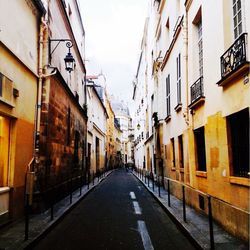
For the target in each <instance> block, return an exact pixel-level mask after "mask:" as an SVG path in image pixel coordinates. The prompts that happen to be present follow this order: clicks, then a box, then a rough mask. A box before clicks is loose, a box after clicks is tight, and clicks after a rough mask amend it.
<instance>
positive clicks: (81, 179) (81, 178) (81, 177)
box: [80, 173, 83, 196]
mask: <svg viewBox="0 0 250 250" xmlns="http://www.w3.org/2000/svg"><path fill="white" fill-rule="evenodd" d="M82 182H83V176H82V173H81V176H80V196H81V195H82Z"/></svg>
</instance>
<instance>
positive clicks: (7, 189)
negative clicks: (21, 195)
mask: <svg viewBox="0 0 250 250" xmlns="http://www.w3.org/2000/svg"><path fill="white" fill-rule="evenodd" d="M9 191H10V188H9V187H0V194H3V193H8V192H9Z"/></svg>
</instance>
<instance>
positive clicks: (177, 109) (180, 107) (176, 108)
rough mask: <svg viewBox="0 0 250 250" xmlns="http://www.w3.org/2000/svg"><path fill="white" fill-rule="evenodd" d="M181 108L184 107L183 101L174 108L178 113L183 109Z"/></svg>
mask: <svg viewBox="0 0 250 250" xmlns="http://www.w3.org/2000/svg"><path fill="white" fill-rule="evenodd" d="M181 109H182V103H178V104H177V105H176V107H175V108H174V110H175V111H176V112H177V113H178V112H179V111H181Z"/></svg>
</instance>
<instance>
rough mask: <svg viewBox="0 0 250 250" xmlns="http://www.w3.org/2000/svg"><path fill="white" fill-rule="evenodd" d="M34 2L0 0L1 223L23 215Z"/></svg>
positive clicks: (35, 37) (33, 78)
mask: <svg viewBox="0 0 250 250" xmlns="http://www.w3.org/2000/svg"><path fill="white" fill-rule="evenodd" d="M39 3H40V1H31V0H26V1H10V2H8V3H7V2H5V1H1V2H0V225H1V224H2V223H6V222H8V221H9V220H14V219H16V218H18V217H20V216H22V215H23V212H24V193H25V176H26V172H27V169H28V166H29V163H30V162H32V159H33V156H34V147H33V145H34V138H35V137H34V130H35V126H36V124H35V121H36V102H37V95H38V78H39V77H38V75H39V73H38V58H39V27H40V22H41V18H42V16H43V15H44V14H45V12H46V11H45V9H44V8H43V6H42V5H40V4H39ZM27 31H29V32H27Z"/></svg>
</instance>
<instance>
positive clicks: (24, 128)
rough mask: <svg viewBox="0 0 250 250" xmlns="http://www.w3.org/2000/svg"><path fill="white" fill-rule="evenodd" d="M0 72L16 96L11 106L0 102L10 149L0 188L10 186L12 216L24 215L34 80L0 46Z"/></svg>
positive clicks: (34, 78)
mask: <svg viewBox="0 0 250 250" xmlns="http://www.w3.org/2000/svg"><path fill="white" fill-rule="evenodd" d="M0 54H1V57H0V72H1V73H2V74H3V75H4V76H6V77H8V78H9V79H10V80H11V81H12V82H13V88H16V89H17V90H18V91H19V97H16V98H14V97H13V107H10V106H9V105H7V104H6V103H5V102H4V101H0V115H1V116H3V117H6V118H7V119H9V121H10V139H9V140H10V141H9V145H10V150H9V155H8V154H7V157H8V159H9V161H8V164H7V165H6V166H5V168H7V170H6V169H5V170H4V176H3V185H4V186H9V187H13V188H14V189H13V193H12V197H11V199H10V201H11V203H12V204H14V206H13V207H11V211H12V216H13V217H14V218H15V217H18V216H20V215H22V213H23V207H24V205H23V195H24V185H25V173H26V171H27V167H28V164H29V162H30V160H31V159H32V156H33V138H34V129H35V125H34V122H35V109H36V98H37V77H36V76H35V75H34V74H33V73H32V72H31V71H30V70H29V69H28V68H27V67H25V66H24V65H23V64H22V63H21V62H20V61H19V60H18V59H17V58H16V57H15V56H13V55H12V54H11V53H10V51H8V49H7V48H6V47H4V46H3V45H2V44H1V43H0Z"/></svg>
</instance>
